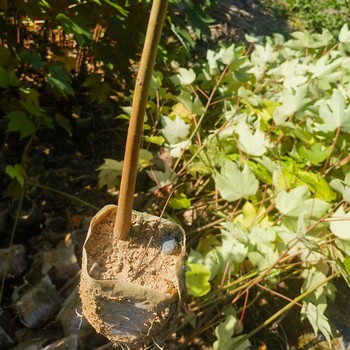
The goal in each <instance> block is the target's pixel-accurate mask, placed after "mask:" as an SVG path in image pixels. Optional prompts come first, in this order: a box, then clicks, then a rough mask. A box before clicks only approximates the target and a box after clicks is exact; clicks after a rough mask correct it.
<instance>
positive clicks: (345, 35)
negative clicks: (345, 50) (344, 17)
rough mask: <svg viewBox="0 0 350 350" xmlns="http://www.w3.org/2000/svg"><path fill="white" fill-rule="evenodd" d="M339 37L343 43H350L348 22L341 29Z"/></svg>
mask: <svg viewBox="0 0 350 350" xmlns="http://www.w3.org/2000/svg"><path fill="white" fill-rule="evenodd" d="M338 39H339V41H340V42H341V43H344V44H350V30H349V27H348V24H347V23H345V24H344V25H343V26H342V28H341V29H340V32H339V36H338Z"/></svg>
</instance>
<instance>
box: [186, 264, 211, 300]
mask: <svg viewBox="0 0 350 350" xmlns="http://www.w3.org/2000/svg"><path fill="white" fill-rule="evenodd" d="M187 266H188V270H187V271H186V284H187V291H188V294H190V295H193V296H195V297H202V296H203V295H206V294H208V293H209V291H210V289H211V286H210V283H209V278H210V271H209V269H208V268H207V267H206V266H205V265H203V264H187Z"/></svg>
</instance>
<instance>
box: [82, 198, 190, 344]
mask: <svg viewBox="0 0 350 350" xmlns="http://www.w3.org/2000/svg"><path fill="white" fill-rule="evenodd" d="M116 213H117V206H115V205H107V206H105V207H104V208H102V209H101V210H100V211H99V212H98V213H97V214H96V215H95V216H94V217H93V218H92V220H91V223H90V227H89V231H88V234H87V237H86V240H85V243H84V246H83V257H82V272H81V281H80V297H81V300H82V307H83V313H84V315H85V317H86V318H87V320H88V321H89V322H90V323H91V325H92V326H93V327H94V328H95V329H96V331H97V332H99V333H101V334H103V335H104V336H106V337H107V338H108V339H109V340H110V341H112V342H113V343H114V344H116V345H117V344H123V345H127V346H129V347H133V346H139V345H140V344H144V343H147V342H149V341H151V340H153V339H161V338H162V337H164V336H165V335H167V334H168V333H170V332H171V330H172V327H173V325H174V321H175V318H176V315H177V313H178V310H179V308H180V306H181V303H182V300H183V297H184V293H185V254H186V247H185V233H184V230H183V229H182V228H181V227H180V226H179V225H176V224H174V223H172V222H169V221H166V220H164V219H160V218H158V217H156V216H152V215H149V214H145V213H139V212H136V211H133V215H132V224H131V229H130V233H129V237H128V239H127V240H125V241H122V240H115V239H114V238H113V227H114V222H115V217H116Z"/></svg>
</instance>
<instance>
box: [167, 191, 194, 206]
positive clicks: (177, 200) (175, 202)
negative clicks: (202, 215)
mask: <svg viewBox="0 0 350 350" xmlns="http://www.w3.org/2000/svg"><path fill="white" fill-rule="evenodd" d="M190 206H191V200H190V199H188V198H187V197H186V195H185V194H184V193H180V194H178V195H176V196H175V197H173V198H171V199H170V201H169V207H170V208H173V209H187V208H189V207H190Z"/></svg>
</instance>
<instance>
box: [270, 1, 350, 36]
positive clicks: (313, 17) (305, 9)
mask: <svg viewBox="0 0 350 350" xmlns="http://www.w3.org/2000/svg"><path fill="white" fill-rule="evenodd" d="M265 2H266V4H267V5H268V6H270V7H271V8H272V9H274V10H275V11H276V10H279V11H280V12H281V13H282V14H284V15H285V16H287V17H288V18H289V19H290V21H291V22H292V24H293V25H295V26H298V27H305V29H309V30H311V29H314V30H317V31H321V30H322V28H327V29H328V30H330V31H332V32H338V31H339V23H345V22H347V21H349V18H350V9H349V1H348V0H324V1H317V0H307V1H303V0H285V1H281V0H265Z"/></svg>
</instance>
